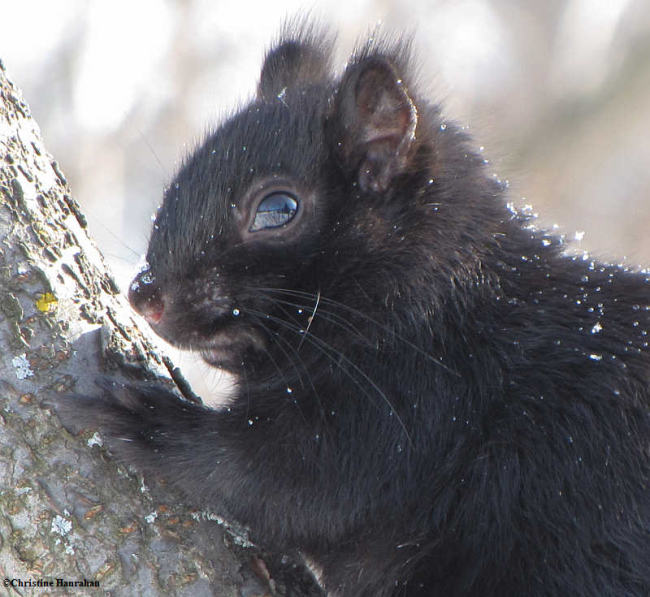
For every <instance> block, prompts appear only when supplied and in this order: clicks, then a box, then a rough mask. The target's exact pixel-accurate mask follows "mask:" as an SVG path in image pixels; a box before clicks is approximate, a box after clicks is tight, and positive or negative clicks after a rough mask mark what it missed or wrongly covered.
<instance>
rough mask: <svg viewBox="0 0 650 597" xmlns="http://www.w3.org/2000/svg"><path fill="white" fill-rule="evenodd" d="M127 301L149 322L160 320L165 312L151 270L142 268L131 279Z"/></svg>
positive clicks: (154, 322)
mask: <svg viewBox="0 0 650 597" xmlns="http://www.w3.org/2000/svg"><path fill="white" fill-rule="evenodd" d="M129 302H130V303H131V306H132V307H133V308H134V309H135V310H136V312H137V313H139V314H140V315H142V317H144V318H145V319H146V320H147V322H148V323H149V324H151V325H155V324H157V323H159V322H160V320H161V319H162V317H163V314H164V312H165V303H164V302H163V299H162V296H161V292H160V289H159V288H158V286H157V285H156V280H155V277H154V276H153V274H152V273H151V270H149V269H145V270H142V271H141V272H140V273H139V274H138V275H137V276H136V277H135V278H134V279H133V282H131V285H130V286H129Z"/></svg>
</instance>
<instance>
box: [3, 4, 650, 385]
mask: <svg viewBox="0 0 650 597" xmlns="http://www.w3.org/2000/svg"><path fill="white" fill-rule="evenodd" d="M305 10H309V11H310V12H311V13H312V15H314V16H315V17H318V18H320V19H321V20H323V21H325V22H326V23H329V24H330V25H331V26H332V27H333V28H334V29H335V30H337V31H338V32H339V50H338V54H337V57H336V60H335V64H336V65H337V67H338V68H339V69H342V68H343V67H344V65H345V57H346V53H347V52H349V50H350V48H351V47H352V46H353V45H354V42H355V40H356V39H357V38H358V37H363V36H364V35H365V34H366V33H367V32H368V31H369V30H370V29H372V28H373V27H375V26H376V24H377V22H378V21H381V22H382V24H383V26H384V27H385V28H387V29H388V30H389V31H396V32H402V31H411V32H413V33H414V35H415V47H416V50H417V55H418V58H419V62H420V71H421V73H422V82H423V87H424V89H429V90H430V96H431V98H432V99H433V100H436V101H442V102H443V105H444V106H445V110H444V111H445V113H446V114H447V115H448V116H449V118H451V119H455V120H458V121H459V122H460V123H461V124H463V125H465V126H468V127H469V130H470V132H472V133H473V134H474V136H475V139H476V146H477V147H484V150H483V152H484V154H485V157H486V158H487V159H489V160H490V162H491V166H492V167H493V169H494V172H495V174H496V175H498V176H499V177H500V178H502V179H508V180H509V181H510V188H511V192H512V197H511V199H512V200H513V201H514V202H515V204H519V205H521V204H524V203H530V204H532V205H533V207H534V208H535V211H537V212H539V213H540V219H541V222H542V223H544V224H547V225H551V224H553V223H556V222H557V223H558V224H559V225H560V227H561V231H563V232H565V233H566V234H567V236H569V237H574V236H575V235H576V232H578V234H577V236H578V237H582V240H581V241H580V248H584V249H588V250H591V251H593V252H594V254H595V255H596V256H601V257H605V258H608V259H610V260H613V261H620V260H621V259H622V258H623V256H627V261H628V262H629V263H630V264H637V263H643V264H646V265H650V234H648V224H649V223H650V1H648V0H545V1H540V0H430V1H424V0H401V1H389V0H345V1H330V2H324V1H318V0H314V1H313V2H311V3H305V2H298V1H296V0H275V1H273V2H269V1H264V2H257V1H253V2H232V0H228V1H221V0H219V1H214V0H213V1H209V0H129V1H125V0H111V1H108V0H56V1H51V0H20V1H9V0H0V59H2V60H3V62H4V64H5V67H6V68H7V70H8V72H9V75H10V77H12V79H13V81H14V82H15V83H16V84H17V85H18V86H19V87H20V88H22V90H23V93H24V97H25V100H26V101H27V103H28V104H29V105H30V106H31V108H32V112H33V114H34V116H35V118H36V120H37V122H38V123H39V124H40V127H41V130H42V133H43V137H44V139H45V143H46V146H47V147H48V149H49V151H50V152H51V153H52V154H53V155H54V157H55V158H56V159H57V160H58V161H59V163H60V164H61V167H62V169H63V171H64V172H65V174H66V176H67V177H68V180H69V181H70V183H71V186H72V190H73V193H74V196H75V197H76V199H77V200H78V201H79V202H80V203H81V205H82V207H83V209H84V210H85V212H86V214H87V216H88V219H89V226H90V230H91V234H92V235H93V236H94V238H95V240H96V241H97V243H98V244H99V246H100V248H101V249H102V250H103V252H104V254H105V255H106V257H107V259H108V260H109V262H110V264H111V267H112V268H113V270H114V271H115V273H116V276H117V278H118V280H119V281H120V282H121V285H122V287H123V288H125V287H126V282H127V281H128V280H129V279H130V277H131V276H132V275H133V273H134V272H135V270H136V264H137V263H138V261H139V256H140V255H141V254H142V253H143V252H144V250H145V247H146V242H147V237H148V233H149V226H150V216H151V214H152V213H153V211H154V209H155V207H156V206H157V204H158V202H159V200H160V197H161V193H162V188H163V187H164V185H165V184H167V183H168V182H169V180H170V179H171V177H172V175H173V172H174V169H175V167H176V165H177V164H178V162H179V160H180V159H181V158H182V157H183V156H184V155H185V154H186V153H187V152H188V151H190V150H191V148H192V147H193V146H194V145H195V143H196V142H197V141H198V140H200V138H201V135H202V133H203V132H204V131H205V130H206V129H207V128H208V127H209V126H214V125H216V124H218V122H219V119H220V118H221V116H222V115H224V114H227V113H228V112H229V111H230V110H231V109H233V108H234V107H235V106H236V105H237V104H238V102H241V101H245V100H246V98H248V97H250V96H251V95H252V93H253V92H254V90H255V86H256V83H257V77H258V74H259V68H260V66H261V61H262V58H263V55H264V51H265V49H266V48H268V46H269V44H270V43H271V41H272V39H273V37H274V35H275V34H276V32H277V31H278V29H279V26H280V23H281V22H282V20H283V19H284V18H285V17H286V16H291V15H297V14H302V13H304V12H305ZM582 232H584V233H585V234H584V236H583V235H582ZM172 356H177V355H174V354H172ZM182 361H183V359H181V364H182V365H183V362H182ZM211 376H212V377H210V376H208V377H209V378H210V380H212V379H213V378H214V379H216V376H214V374H211ZM202 377H205V375H202ZM209 383H213V382H212V381H209ZM214 383H216V382H214Z"/></svg>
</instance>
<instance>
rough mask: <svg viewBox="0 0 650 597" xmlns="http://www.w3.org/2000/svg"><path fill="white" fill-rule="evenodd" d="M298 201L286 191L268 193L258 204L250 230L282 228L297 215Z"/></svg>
mask: <svg viewBox="0 0 650 597" xmlns="http://www.w3.org/2000/svg"><path fill="white" fill-rule="evenodd" d="M296 213H298V201H297V200H296V198H295V197H294V196H293V195H291V194H290V193H287V192H285V191H276V192H274V193H270V194H268V195H267V196H266V197H264V199H262V201H260V204H259V205H258V206H257V211H256V212H255V219H254V220H253V224H252V225H251V227H250V228H249V232H257V231H258V230H268V229H270V228H281V227H282V226H284V225H285V224H288V223H289V222H291V220H293V219H294V218H295V217H296Z"/></svg>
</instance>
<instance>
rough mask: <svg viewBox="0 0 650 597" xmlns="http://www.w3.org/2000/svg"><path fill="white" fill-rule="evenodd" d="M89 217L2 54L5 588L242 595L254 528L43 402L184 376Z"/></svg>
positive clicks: (15, 591)
mask: <svg viewBox="0 0 650 597" xmlns="http://www.w3.org/2000/svg"><path fill="white" fill-rule="evenodd" d="M85 228H86V222H85V219H84V216H83V214H82V213H81V211H80V209H79V206H78V205H77V203H76V202H75V201H74V199H72V197H71V196H70V189H69V188H68V185H67V183H66V180H65V177H64V175H63V174H62V173H61V170H60V169H59V167H58V165H57V163H56V162H55V161H54V160H53V159H52V157H51V156H50V155H48V153H47V152H46V151H45V149H44V147H43V143H42V140H41V137H40V133H39V130H38V127H37V125H36V123H35V122H34V121H33V120H32V118H31V116H30V113H29V109H28V108H27V106H26V105H25V103H24V102H23V101H22V99H21V96H20V93H19V91H18V90H17V89H16V87H14V86H13V85H12V83H11V82H9V81H8V80H7V78H6V75H5V71H4V67H3V66H2V63H1V62H0V344H1V345H2V351H1V353H2V356H1V357H0V587H2V588H0V594H5V595H21V594H27V595H31V594H43V595H45V594H47V593H55V594H62V593H66V592H69V593H70V594H74V595H85V594H89V595H97V594H99V593H100V592H106V591H110V592H111V594H114V595H193V596H196V595H218V596H224V597H225V596H230V595H233V596H234V595H239V594H240V590H241V589H242V586H243V585H244V586H245V585H246V582H248V583H250V582H251V581H250V580H249V581H245V578H244V576H246V574H247V572H246V571H248V570H249V569H250V568H249V567H247V566H243V567H242V562H244V561H246V560H249V559H250V558H251V557H252V556H251V554H250V552H249V551H248V550H246V549H245V548H246V547H247V546H246V545H245V542H246V540H245V537H244V536H242V535H241V534H237V533H236V532H234V531H233V530H230V529H229V528H224V525H223V523H222V524H217V523H216V522H215V519H217V520H219V521H220V519H218V517H215V516H214V515H212V514H211V513H209V512H202V511H193V510H191V509H188V508H185V507H183V506H182V505H181V504H182V498H180V497H179V496H178V495H177V494H175V493H173V492H172V490H170V489H169V488H165V489H164V490H161V489H160V488H158V489H155V488H153V487H152V488H149V487H148V486H147V487H145V485H144V483H143V481H142V480H139V478H138V477H137V475H136V474H135V473H134V472H133V471H129V470H126V469H125V468H124V467H121V466H118V465H116V464H115V463H114V461H113V460H111V458H110V457H109V456H107V454H106V452H105V451H104V449H103V448H102V447H101V438H100V437H99V436H98V435H96V434H93V433H92V432H85V433H84V434H82V436H81V439H82V441H80V439H79V438H77V437H73V436H72V435H70V434H69V433H68V432H67V431H65V430H64V429H63V428H62V427H61V425H60V423H59V421H58V419H57V417H56V416H55V414H53V412H52V410H51V409H49V408H47V407H46V406H43V405H42V401H43V400H44V399H46V398H47V396H48V394H53V393H55V392H62V391H73V392H79V393H91V394H92V393H96V392H97V390H96V389H95V387H94V379H96V378H97V377H98V376H99V375H102V374H106V373H109V374H110V373H111V371H113V372H115V374H117V372H118V370H119V372H120V373H121V372H124V371H130V372H131V375H132V376H134V377H144V378H147V377H155V376H160V375H165V376H166V377H167V378H168V379H169V383H173V382H172V381H171V379H170V377H171V378H175V379H177V380H178V376H176V375H175V374H173V371H174V370H173V367H172V366H171V363H170V362H169V361H168V360H166V359H164V358H161V357H160V356H159V355H158V353H157V352H156V350H155V349H154V348H153V347H152V345H151V344H150V343H149V341H148V340H147V338H146V337H145V336H144V335H143V333H142V332H141V331H140V330H139V329H138V325H137V323H136V322H135V321H134V319H133V318H132V315H131V313H130V311H129V309H128V307H127V305H126V303H125V302H124V300H123V299H122V298H121V297H120V296H119V295H118V290H117V287H116V284H115V282H114V281H113V279H112V278H111V276H110V274H109V273H107V270H106V266H105V264H104V261H103V259H102V257H101V255H100V254H99V252H98V250H97V249H96V247H95V246H94V244H93V243H92V241H91V240H90V239H89V237H88V235H87V233H86V230H85ZM181 385H182V384H181ZM83 440H85V441H83ZM220 522H222V521H220ZM242 544H244V545H242ZM262 568H263V566H262ZM242 571H244V572H242ZM243 575H244V576H243ZM61 582H64V583H75V582H77V583H81V586H80V587H79V586H77V587H73V588H68V589H65V588H63V589H61V588H56V587H57V583H59V584H58V586H61V584H60V583H61ZM21 583H22V585H21ZM39 583H40V584H39ZM49 583H53V585H50V584H49ZM35 585H36V586H39V587H40V586H54V587H55V588H54V589H52V590H43V589H42V588H38V589H34V586H35ZM97 586H99V587H100V588H99V590H98V589H97ZM244 592H245V593H246V594H248V595H260V594H262V593H263V592H264V591H261V592H260V591H258V590H255V589H253V590H251V589H250V586H249V588H248V589H246V590H245V591H244Z"/></svg>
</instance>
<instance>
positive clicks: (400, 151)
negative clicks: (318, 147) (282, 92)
mask: <svg viewBox="0 0 650 597" xmlns="http://www.w3.org/2000/svg"><path fill="white" fill-rule="evenodd" d="M416 124H417V109H416V107H415V104H414V103H413V100H412V99H411V97H410V96H409V94H408V90H407V89H406V87H405V85H404V83H403V81H402V79H401V77H400V75H399V73H398V72H397V69H396V67H395V66H394V65H393V64H392V62H391V61H390V60H388V59H387V58H385V57H383V56H369V57H366V58H363V59H362V60H361V61H360V62H357V63H353V64H351V65H350V66H348V68H347V69H346V71H345V73H344V75H343V78H342V80H341V84H340V86H339V88H338V90H337V91H336V93H335V96H334V101H333V105H332V112H331V114H330V120H329V123H328V128H329V129H330V134H331V137H330V139H331V142H332V143H334V145H335V148H334V149H335V151H336V152H337V153H338V155H339V159H340V161H341V164H342V165H343V167H344V168H345V169H346V170H347V171H348V172H349V173H351V174H352V175H356V177H357V181H358V183H359V186H360V187H361V188H362V189H363V190H365V191H368V190H370V191H375V192H384V191H386V190H387V189H388V187H389V186H390V184H391V182H392V180H393V179H394V178H395V177H396V176H398V175H399V174H401V173H402V172H404V171H405V169H406V167H407V162H408V157H409V152H410V150H411V147H412V145H413V142H414V140H415V127H416Z"/></svg>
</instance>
